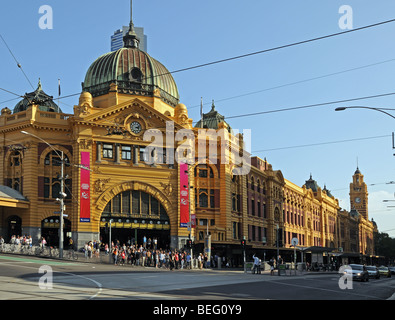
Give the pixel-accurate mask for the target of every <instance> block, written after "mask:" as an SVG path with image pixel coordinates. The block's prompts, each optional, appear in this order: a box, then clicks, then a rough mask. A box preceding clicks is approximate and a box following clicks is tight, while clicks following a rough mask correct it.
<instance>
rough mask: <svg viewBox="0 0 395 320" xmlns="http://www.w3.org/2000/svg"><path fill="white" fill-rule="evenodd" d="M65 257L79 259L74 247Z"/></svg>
mask: <svg viewBox="0 0 395 320" xmlns="http://www.w3.org/2000/svg"><path fill="white" fill-rule="evenodd" d="M64 257H65V258H66V259H69V260H78V255H77V253H76V252H75V251H74V250H73V249H70V250H68V251H67V252H66V254H65V255H64Z"/></svg>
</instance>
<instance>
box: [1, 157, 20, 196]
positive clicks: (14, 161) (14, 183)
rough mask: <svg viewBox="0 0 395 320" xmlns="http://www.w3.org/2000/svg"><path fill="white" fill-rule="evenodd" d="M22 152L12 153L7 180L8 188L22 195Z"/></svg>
mask: <svg viewBox="0 0 395 320" xmlns="http://www.w3.org/2000/svg"><path fill="white" fill-rule="evenodd" d="M22 158H23V155H22V152H21V151H19V150H13V151H11V153H10V155H9V158H8V159H9V160H8V163H7V168H6V174H5V178H6V181H7V186H8V187H10V188H12V189H14V190H16V191H18V192H21V193H22V175H23V172H22Z"/></svg>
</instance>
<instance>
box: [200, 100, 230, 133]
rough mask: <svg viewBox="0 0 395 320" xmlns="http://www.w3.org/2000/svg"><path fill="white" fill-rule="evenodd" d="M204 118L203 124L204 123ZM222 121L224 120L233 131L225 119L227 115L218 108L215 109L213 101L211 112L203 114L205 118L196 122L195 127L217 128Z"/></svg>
mask: <svg viewBox="0 0 395 320" xmlns="http://www.w3.org/2000/svg"><path fill="white" fill-rule="evenodd" d="M202 120H203V125H202ZM221 122H224V123H225V124H226V125H227V129H228V131H229V132H232V128H231V127H230V125H229V124H228V123H227V122H226V121H225V117H224V116H223V115H222V114H220V113H219V112H218V111H217V110H215V105H214V101H213V104H212V105H211V110H210V112H208V113H204V114H203V119H200V120H199V121H198V122H197V123H196V125H195V128H207V129H215V130H217V129H218V128H219V124H220V123H221Z"/></svg>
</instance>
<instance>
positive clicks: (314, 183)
mask: <svg viewBox="0 0 395 320" xmlns="http://www.w3.org/2000/svg"><path fill="white" fill-rule="evenodd" d="M305 186H306V189H311V190H313V192H317V191H318V188H319V186H318V184H317V181H315V180H314V179H313V176H312V175H311V173H310V179H309V180H306V183H305Z"/></svg>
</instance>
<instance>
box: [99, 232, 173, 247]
mask: <svg viewBox="0 0 395 320" xmlns="http://www.w3.org/2000/svg"><path fill="white" fill-rule="evenodd" d="M109 237H110V231H109V227H107V228H106V227H104V228H100V238H101V239H100V241H101V242H102V243H108V242H109ZM144 237H145V240H146V244H145V247H147V248H149V249H155V246H154V244H155V241H154V240H155V239H156V249H168V248H169V247H170V230H148V229H137V228H135V229H131V228H111V241H112V242H113V243H114V244H117V243H119V244H120V245H123V244H125V245H131V244H135V245H138V246H140V245H144Z"/></svg>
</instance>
